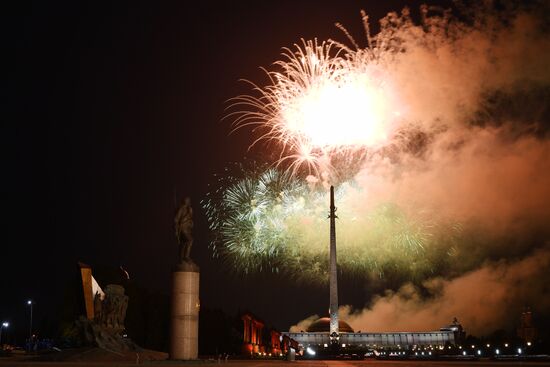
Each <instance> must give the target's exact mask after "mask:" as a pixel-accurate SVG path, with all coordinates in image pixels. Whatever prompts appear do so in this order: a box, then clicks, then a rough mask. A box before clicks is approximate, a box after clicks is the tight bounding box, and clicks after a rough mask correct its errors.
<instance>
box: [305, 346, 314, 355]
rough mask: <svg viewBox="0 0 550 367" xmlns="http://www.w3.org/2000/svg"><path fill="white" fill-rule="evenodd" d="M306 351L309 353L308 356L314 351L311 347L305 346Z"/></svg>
mask: <svg viewBox="0 0 550 367" xmlns="http://www.w3.org/2000/svg"><path fill="white" fill-rule="evenodd" d="M306 352H307V354H309V355H310V356H314V355H315V354H316V353H315V351H314V350H313V349H311V348H310V347H307V348H306Z"/></svg>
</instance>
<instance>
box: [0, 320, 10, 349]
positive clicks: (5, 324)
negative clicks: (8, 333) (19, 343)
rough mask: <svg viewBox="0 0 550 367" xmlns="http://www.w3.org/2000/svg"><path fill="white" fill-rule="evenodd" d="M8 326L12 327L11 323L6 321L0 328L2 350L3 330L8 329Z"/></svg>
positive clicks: (0, 346)
mask: <svg viewBox="0 0 550 367" xmlns="http://www.w3.org/2000/svg"><path fill="white" fill-rule="evenodd" d="M8 326H10V323H9V322H6V321H4V322H3V323H2V325H1V326H0V348H2V329H4V328H7V327H8Z"/></svg>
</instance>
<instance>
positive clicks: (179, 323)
mask: <svg viewBox="0 0 550 367" xmlns="http://www.w3.org/2000/svg"><path fill="white" fill-rule="evenodd" d="M183 265H187V264H183ZM192 265H194V264H192ZM199 309H200V301H199V269H198V267H197V266H196V265H194V266H181V265H180V266H179V268H178V270H176V271H174V272H173V273H172V314H171V338H170V359H183V360H191V359H197V357H198V354H199V353H198V352H199Z"/></svg>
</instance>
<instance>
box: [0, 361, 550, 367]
mask: <svg viewBox="0 0 550 367" xmlns="http://www.w3.org/2000/svg"><path fill="white" fill-rule="evenodd" d="M143 364H145V365H149V366H197V365H218V363H216V361H197V362H172V361H164V362H144V363H143ZM12 365H14V366H17V367H25V366H43V367H54V366H63V367H69V366H104V365H106V366H125V365H135V362H133V363H131V362H96V363H93V362H63V363H60V362H53V363H50V362H20V363H13V361H11V362H10V361H7V360H6V361H2V360H0V366H12ZM221 365H226V366H227V367H283V366H289V365H293V366H295V367H368V366H384V367H393V366H398V367H406V366H431V367H447V366H465V367H466V366H467V367H477V366H483V367H489V366H510V367H512V366H541V367H542V366H550V363H549V362H494V361H489V360H486V361H485V360H482V361H475V362H440V361H377V360H365V361H297V362H286V361H261V360H244V361H229V362H228V363H221Z"/></svg>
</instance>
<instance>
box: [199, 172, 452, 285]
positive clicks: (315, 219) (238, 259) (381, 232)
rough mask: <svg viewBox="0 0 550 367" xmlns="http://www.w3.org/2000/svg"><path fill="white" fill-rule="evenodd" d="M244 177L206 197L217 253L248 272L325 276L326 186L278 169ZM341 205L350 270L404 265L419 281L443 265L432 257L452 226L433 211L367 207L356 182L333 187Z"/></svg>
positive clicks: (344, 259)
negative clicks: (435, 219) (430, 255)
mask: <svg viewBox="0 0 550 367" xmlns="http://www.w3.org/2000/svg"><path fill="white" fill-rule="evenodd" d="M244 176H245V178H243V179H234V178H231V177H225V178H224V179H222V180H221V181H220V186H219V187H218V189H217V190H215V191H213V192H212V193H211V194H209V196H208V198H207V199H206V200H205V201H203V207H204V208H205V210H206V213H207V215H208V219H209V222H210V229H211V230H212V233H213V234H214V238H213V241H212V243H211V247H212V249H213V250H214V253H215V254H216V255H217V256H220V257H222V258H225V259H231V262H232V263H233V265H236V266H235V268H236V269H238V270H240V271H242V272H244V273H251V272H257V271H273V272H281V273H285V274H287V275H289V276H291V277H294V278H298V279H300V280H305V281H315V282H319V281H321V282H322V281H325V280H326V279H328V278H327V276H328V275H327V273H326V269H327V261H328V260H327V259H328V243H327V238H328V228H327V221H326V215H327V202H328V192H327V190H326V187H325V186H323V185H322V184H320V182H316V181H315V180H313V179H312V180H310V181H309V182H308V181H305V180H300V179H298V178H296V177H294V176H293V175H291V174H290V173H289V172H285V171H280V170H277V169H274V168H270V169H267V170H263V171H262V170H253V171H247V172H245V174H244ZM336 197H337V202H338V203H339V210H338V212H339V217H340V220H339V224H338V228H339V236H338V238H339V240H338V251H339V265H340V267H341V269H345V270H346V272H347V273H348V274H357V275H365V274H377V276H380V277H382V276H384V274H386V273H388V272H392V271H394V269H396V267H397V268H399V271H400V273H402V274H407V275H408V277H409V278H410V279H416V278H418V279H420V278H421V277H422V276H423V275H424V274H426V273H429V272H431V271H432V270H433V269H434V267H436V266H438V264H437V262H438V261H440V257H438V258H437V259H430V258H429V256H428V257H427V252H429V251H431V250H432V249H433V248H434V247H435V246H436V245H437V243H438V242H440V241H441V240H442V238H443V237H440V236H436V235H434V234H433V233H434V232H433V231H435V232H437V233H441V231H442V230H447V231H448V232H449V233H451V232H453V231H452V229H449V228H447V227H446V225H444V224H442V223H437V222H435V221H433V220H432V219H431V218H432V216H431V215H429V213H424V212H420V213H419V212H417V211H413V210H406V209H405V208H402V207H399V206H398V205H396V204H393V203H381V204H375V205H368V204H365V202H364V199H362V198H364V197H365V195H364V193H363V192H362V189H361V188H360V187H358V186H357V185H355V184H353V182H348V183H343V184H341V185H339V187H338V188H337V190H336Z"/></svg>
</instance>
